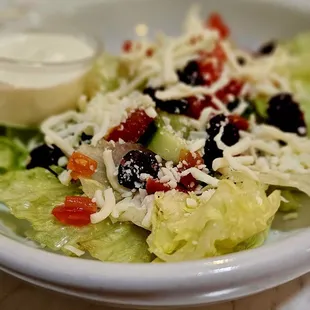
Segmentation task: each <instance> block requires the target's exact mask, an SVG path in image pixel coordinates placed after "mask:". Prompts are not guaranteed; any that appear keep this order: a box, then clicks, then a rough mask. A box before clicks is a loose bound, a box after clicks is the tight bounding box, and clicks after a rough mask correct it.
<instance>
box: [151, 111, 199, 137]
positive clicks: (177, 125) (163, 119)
mask: <svg viewBox="0 0 310 310" xmlns="http://www.w3.org/2000/svg"><path fill="white" fill-rule="evenodd" d="M191 120H192V119H191V118H190V117H187V116H184V115H177V114H170V113H166V112H159V113H158V117H157V119H156V125H157V126H158V127H165V126H167V124H169V125H170V126H171V127H172V129H173V130H174V131H176V132H180V133H181V134H182V136H183V137H184V138H187V137H188V135H189V132H190V131H191V130H193V129H194V128H193V125H192V122H191Z"/></svg>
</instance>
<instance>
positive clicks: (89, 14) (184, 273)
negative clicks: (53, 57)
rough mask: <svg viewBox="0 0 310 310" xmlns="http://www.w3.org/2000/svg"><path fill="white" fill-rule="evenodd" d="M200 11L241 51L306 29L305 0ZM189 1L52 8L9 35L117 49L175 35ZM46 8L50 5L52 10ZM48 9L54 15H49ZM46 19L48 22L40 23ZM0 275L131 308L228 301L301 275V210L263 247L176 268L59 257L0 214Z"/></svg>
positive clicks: (304, 250)
mask: <svg viewBox="0 0 310 310" xmlns="http://www.w3.org/2000/svg"><path fill="white" fill-rule="evenodd" d="M196 2H197V3H200V4H201V7H202V9H203V13H205V14H207V13H208V12H209V11H214V10H216V11H219V12H221V13H222V14H223V15H224V17H225V19H227V21H228V23H229V25H231V26H232V30H233V33H234V40H236V41H237V42H239V44H241V45H242V46H244V47H250V48H255V47H256V46H258V45H259V44H260V43H262V42H264V41H267V40H270V39H273V38H285V37H290V36H292V35H294V34H296V33H298V32H301V31H304V30H307V29H310V3H308V4H307V2H308V1H296V0H294V1H288V0H281V1H280V0H279V1H267V0H265V1H259V0H253V1H250V0H248V1H245V0H244V1H242V0H230V1H227V0H215V1H214V0H209V1H199V0H197V1H196ZM191 3H192V1H190V0H169V1H167V0H156V1H151V0H130V1H129V0H123V1H116V0H113V1H112V0H111V1H104V0H101V1H99V0H97V1H95V0H88V1H78V0H76V1H69V0H68V1H67V0H66V1H63V0H62V1H53V2H52V3H51V2H50V3H48V4H46V5H43V6H41V7H40V8H38V10H37V12H32V13H31V14H29V16H28V17H27V19H26V20H22V21H19V22H18V23H14V24H11V25H9V26H8V27H10V28H15V29H18V28H22V29H25V28H36V27H39V28H45V29H48V30H58V31H59V30H66V31H67V30H77V29H78V30H81V31H83V32H86V33H87V32H88V33H91V34H95V35H97V36H98V37H100V38H101V39H102V41H103V42H104V44H105V47H106V48H107V49H108V50H110V51H116V50H117V49H118V47H119V46H120V43H121V42H122V40H124V39H128V38H130V37H133V35H134V31H133V29H134V27H135V25H137V24H138V23H146V24H148V25H149V27H150V31H151V34H153V33H154V30H163V31H165V32H167V33H169V34H177V33H178V32H179V29H180V27H181V23H182V20H183V18H184V16H185V13H186V11H187V9H188V8H189V6H190V5H191ZM51 6H52V8H51ZM51 12H54V13H51ZM46 14H48V16H46ZM0 219H2V221H1V222H0V231H1V234H0V248H1V251H0V268H1V269H3V270H4V271H6V272H9V273H11V274H13V275H16V276H17V277H19V278H22V279H24V280H26V281H29V282H31V283H34V284H37V285H40V286H43V287H46V288H49V289H52V290H56V291H59V292H63V293H66V294H70V295H74V296H78V297H82V298H86V299H90V300H94V301H99V302H103V303H109V304H114V305H123V306H124V305H125V306H131V307H134V308H137V307H146V306H147V307H161V306H180V305H182V306H189V305H200V304H208V303H212V302H217V301H223V300H227V299H233V298H237V297H241V296H245V295H249V294H253V293H256V292H259V291H261V290H265V289H268V288H271V287H273V286H276V285H279V284H282V283H284V282H286V281H289V280H291V279H293V278H295V277H298V276H300V275H302V274H304V273H306V272H307V271H309V270H310V228H308V227H310V226H309V225H310V208H309V207H308V206H306V205H304V207H303V208H302V210H301V212H300V216H299V219H298V220H296V221H290V222H283V221H282V219H281V217H278V218H277V219H276V220H275V221H274V224H273V228H272V231H271V234H270V236H269V238H268V240H267V242H266V244H265V245H264V246H262V247H261V248H259V249H255V250H249V251H245V252H242V253H237V254H233V255H227V256H224V257H217V258H214V259H206V260H202V261H195V262H185V263H177V264H148V265H146V264H144V265H140V264H134V265H129V264H113V263H102V262H99V261H93V260H87V259H76V258H69V257H64V256H62V255H59V254H54V253H50V252H47V251H45V250H42V249H40V248H38V247H37V246H36V245H35V244H34V243H32V242H29V241H27V240H26V239H24V238H23V231H24V229H25V228H26V227H27V223H25V222H22V221H16V220H15V219H14V218H13V217H11V216H10V215H9V214H8V213H7V212H6V209H5V207H1V210H0Z"/></svg>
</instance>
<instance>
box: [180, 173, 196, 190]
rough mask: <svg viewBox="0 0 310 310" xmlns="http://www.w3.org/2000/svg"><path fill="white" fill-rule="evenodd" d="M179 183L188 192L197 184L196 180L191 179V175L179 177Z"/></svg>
mask: <svg viewBox="0 0 310 310" xmlns="http://www.w3.org/2000/svg"><path fill="white" fill-rule="evenodd" d="M180 183H181V184H182V185H183V186H184V188H185V189H186V190H188V191H192V190H194V189H195V188H196V187H197V184H198V182H197V180H196V179H195V178H194V177H193V175H192V174H191V173H190V174H188V175H185V176H183V177H181V179H180Z"/></svg>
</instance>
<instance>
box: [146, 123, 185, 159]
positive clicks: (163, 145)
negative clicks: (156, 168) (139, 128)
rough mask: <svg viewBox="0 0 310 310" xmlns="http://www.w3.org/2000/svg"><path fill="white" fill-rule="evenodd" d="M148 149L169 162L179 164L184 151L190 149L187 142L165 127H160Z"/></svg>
mask: <svg viewBox="0 0 310 310" xmlns="http://www.w3.org/2000/svg"><path fill="white" fill-rule="evenodd" d="M148 149H150V150H151V151H152V152H154V153H156V154H158V155H159V156H160V157H162V158H163V159H165V160H167V161H170V160H171V161H173V162H174V163H178V162H179V158H180V152H181V150H182V149H188V146H187V143H186V140H185V139H183V138H181V137H179V136H177V135H176V134H175V133H174V132H173V131H171V130H169V129H168V128H167V127H165V126H159V127H158V130H157V131H156V133H155V134H154V136H153V139H152V140H151V142H150V144H149V145H148Z"/></svg>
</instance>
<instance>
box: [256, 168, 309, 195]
mask: <svg viewBox="0 0 310 310" xmlns="http://www.w3.org/2000/svg"><path fill="white" fill-rule="evenodd" d="M259 180H260V181H261V182H262V183H264V184H268V185H273V186H278V187H283V188H288V187H289V188H295V189H298V190H299V191H301V192H303V193H305V194H307V195H308V196H309V197H310V173H306V174H300V173H290V174H289V178H284V177H281V175H279V174H274V173H272V172H261V173H260V174H259Z"/></svg>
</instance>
